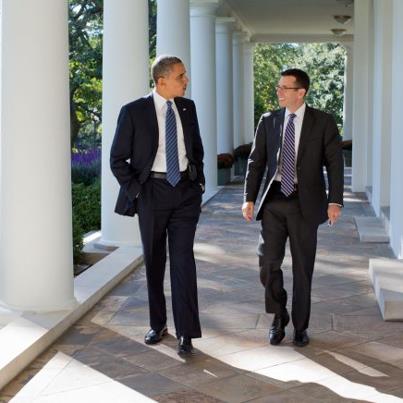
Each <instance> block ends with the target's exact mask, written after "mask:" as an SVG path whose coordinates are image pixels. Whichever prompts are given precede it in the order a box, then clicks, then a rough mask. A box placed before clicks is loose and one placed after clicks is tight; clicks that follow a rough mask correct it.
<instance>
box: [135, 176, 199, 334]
mask: <svg viewBox="0 0 403 403" xmlns="http://www.w3.org/2000/svg"><path fill="white" fill-rule="evenodd" d="M201 195H202V192H201V188H200V186H199V184H198V183H195V182H192V181H190V180H189V179H187V178H185V179H181V181H180V182H179V183H178V184H177V185H176V186H175V187H172V186H171V185H170V184H169V183H168V182H167V181H166V180H165V179H155V178H150V179H149V180H148V181H147V182H146V183H144V184H143V187H142V191H141V193H140V195H139V197H138V215H139V224H140V233H141V239H142V243H143V251H144V260H145V266H146V275H147V288H148V301H149V312H150V326H151V328H152V329H154V330H160V329H162V328H163V327H164V326H165V325H166V322H167V314H166V302H165V295H164V276H165V264H166V257H167V248H166V246H167V239H168V247H169V262H170V277H171V294H172V310H173V317H174V322H175V329H176V335H177V337H179V336H189V337H192V338H195V337H201V329H200V321H199V309H198V300H197V280H196V264H195V259H194V254H193V243H194V237H195V232H196V226H197V222H198V220H199V215H200V205H201Z"/></svg>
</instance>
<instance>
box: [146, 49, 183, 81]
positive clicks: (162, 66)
mask: <svg viewBox="0 0 403 403" xmlns="http://www.w3.org/2000/svg"><path fill="white" fill-rule="evenodd" d="M179 63H182V60H181V59H179V57H176V56H171V55H161V56H158V57H157V58H156V59H155V60H154V62H153V64H152V66H151V75H152V76H153V80H154V83H155V84H157V82H158V79H159V78H161V77H166V76H167V75H168V74H169V73H170V72H171V71H172V66H173V65H174V64H179Z"/></svg>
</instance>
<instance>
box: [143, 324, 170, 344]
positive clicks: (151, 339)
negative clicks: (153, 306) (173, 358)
mask: <svg viewBox="0 0 403 403" xmlns="http://www.w3.org/2000/svg"><path fill="white" fill-rule="evenodd" d="M167 333H168V329H167V327H166V326H164V327H163V328H162V329H161V330H154V329H150V330H149V331H148V332H147V333H146V335H145V336H144V343H146V344H157V343H158V342H160V341H161V340H162V338H163V337H164V336H165V335H166V334H167Z"/></svg>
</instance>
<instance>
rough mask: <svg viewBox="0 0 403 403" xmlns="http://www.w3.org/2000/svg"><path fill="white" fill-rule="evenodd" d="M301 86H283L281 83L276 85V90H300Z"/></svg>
mask: <svg viewBox="0 0 403 403" xmlns="http://www.w3.org/2000/svg"><path fill="white" fill-rule="evenodd" d="M301 88H302V87H283V86H281V85H276V91H287V90H300V89H301Z"/></svg>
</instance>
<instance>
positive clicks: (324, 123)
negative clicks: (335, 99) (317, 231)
mask: <svg viewBox="0 0 403 403" xmlns="http://www.w3.org/2000/svg"><path fill="white" fill-rule="evenodd" d="M284 114H285V109H280V110H277V111H274V112H272V113H266V114H264V115H262V117H261V119H260V122H259V124H258V127H257V130H256V135H255V139H254V142H253V146H252V150H251V153H250V156H249V160H248V169H247V172H246V178H245V193H244V201H251V202H254V203H255V202H256V199H257V196H258V193H259V189H260V186H261V183H262V181H263V176H264V173H265V171H266V172H267V174H266V180H265V182H264V187H263V193H262V197H261V200H260V204H259V207H258V209H257V215H256V219H257V220H261V219H262V212H263V211H262V206H263V203H264V201H265V199H266V196H267V193H268V190H269V187H270V186H269V185H270V184H271V183H272V181H273V179H274V175H275V173H276V171H277V167H278V161H279V158H280V149H281V144H282V132H283V124H284ZM324 167H326V171H327V176H328V185H329V186H328V194H327V193H326V184H325V177H324V172H323V168H324ZM343 170H344V164H343V155H342V148H341V137H340V135H339V132H338V129H337V125H336V122H335V120H334V118H333V117H332V116H331V115H330V114H328V113H325V112H322V111H319V110H317V109H314V108H310V107H309V106H308V105H307V106H306V109H305V114H304V120H303V122H302V129H301V137H300V142H299V147H298V155H297V162H296V174H297V180H298V200H299V204H300V208H301V212H302V215H303V217H304V218H305V219H306V220H307V221H308V222H311V223H312V224H316V225H317V224H321V223H323V222H324V221H326V220H327V218H328V217H327V207H328V203H337V204H340V205H343V187H344V173H343Z"/></svg>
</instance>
